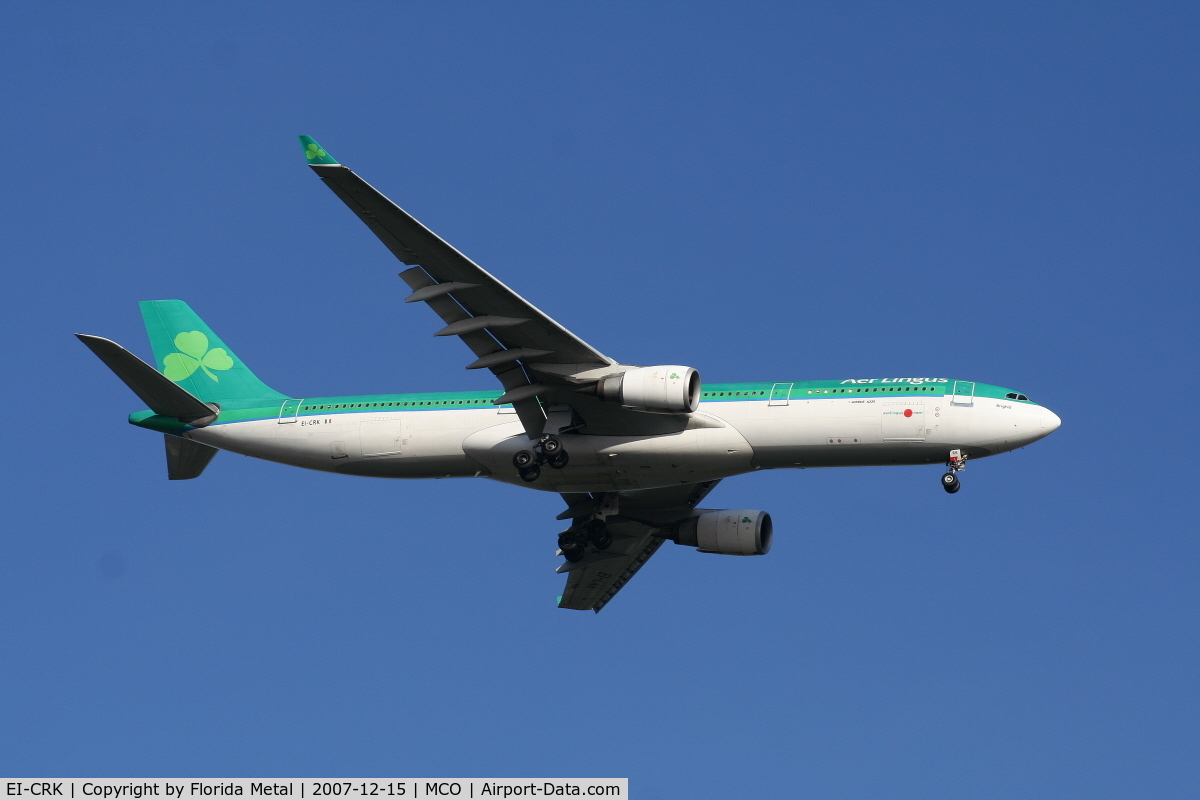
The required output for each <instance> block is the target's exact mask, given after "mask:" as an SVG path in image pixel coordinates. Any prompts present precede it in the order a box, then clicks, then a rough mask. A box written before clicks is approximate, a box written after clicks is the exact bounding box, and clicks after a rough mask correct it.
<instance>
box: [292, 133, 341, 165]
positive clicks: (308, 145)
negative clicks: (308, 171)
mask: <svg viewBox="0 0 1200 800" xmlns="http://www.w3.org/2000/svg"><path fill="white" fill-rule="evenodd" d="M300 146H301V147H303V148H304V157H305V158H307V159H308V163H309V165H310V166H311V165H312V164H337V163H338V162H337V159H336V158H334V157H333V156H331V155H329V153H328V152H327V151H326V150H324V149H322V147H321V145H319V144H317V141H316V139H314V138H312V137H311V136H301V137H300Z"/></svg>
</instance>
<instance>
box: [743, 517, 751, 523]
mask: <svg viewBox="0 0 1200 800" xmlns="http://www.w3.org/2000/svg"><path fill="white" fill-rule="evenodd" d="M753 521H754V520H752V519H750V518H749V517H742V522H753Z"/></svg>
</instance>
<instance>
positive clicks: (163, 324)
mask: <svg viewBox="0 0 1200 800" xmlns="http://www.w3.org/2000/svg"><path fill="white" fill-rule="evenodd" d="M138 305H139V306H141V309H142V320H143V321H144V322H145V323H146V332H147V333H148V334H150V346H151V347H152V348H153V350H154V361H155V366H157V367H158V369H159V371H160V372H162V373H163V374H164V375H166V376H167V377H168V378H170V379H171V380H173V381H174V382H175V383H177V384H179V385H180V386H182V387H183V388H184V389H187V390H188V391H189V392H191V393H192V394H194V395H195V396H196V397H199V398H200V399H201V400H203V401H205V402H207V403H220V402H223V401H226V402H227V401H231V400H279V399H287V395H283V394H280V393H279V392H277V391H275V390H274V389H272V388H271V387H269V386H267V385H266V384H265V383H263V382H262V381H260V380H259V379H258V378H257V377H255V375H254V373H253V372H251V371H250V370H249V369H248V368H247V367H246V365H245V364H243V363H242V361H241V359H239V358H238V357H237V356H236V355H234V353H233V351H232V350H230V349H229V348H228V347H226V346H225V343H224V342H223V341H221V339H220V337H218V336H217V335H216V334H215V333H213V332H212V329H211V328H209V327H208V326H207V325H205V324H204V321H203V320H202V319H200V317H198V316H196V312H195V311H192V309H191V307H190V306H188V304H187V303H185V302H183V301H182V300H143V301H142V302H141V303H138Z"/></svg>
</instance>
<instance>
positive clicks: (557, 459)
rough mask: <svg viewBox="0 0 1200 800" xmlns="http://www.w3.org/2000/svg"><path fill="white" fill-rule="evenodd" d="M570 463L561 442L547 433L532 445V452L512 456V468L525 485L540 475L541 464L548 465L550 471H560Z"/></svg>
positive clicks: (518, 452) (520, 451)
mask: <svg viewBox="0 0 1200 800" xmlns="http://www.w3.org/2000/svg"><path fill="white" fill-rule="evenodd" d="M569 461H570V456H568V455H567V451H566V449H565V448H563V443H562V440H561V439H559V438H558V437H557V436H555V435H554V434H552V433H548V434H546V435H545V436H543V437H542V438H540V439H538V440H537V441H536V442H534V443H533V450H532V451H530V450H518V451H517V454H516V455H514V456H513V466H514V467H516V468H517V474H518V475H520V476H521V480H523V481H525V482H526V483H533V482H534V481H536V480H537V479H538V478H539V477H541V474H542V464H548V465H550V468H551V469H562V468H563V467H565V466H566V465H567V463H568V462H569Z"/></svg>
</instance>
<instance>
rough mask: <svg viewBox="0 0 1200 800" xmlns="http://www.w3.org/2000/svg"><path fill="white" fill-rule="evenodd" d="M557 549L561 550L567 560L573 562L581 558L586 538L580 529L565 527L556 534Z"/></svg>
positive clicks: (585, 547) (585, 549)
mask: <svg viewBox="0 0 1200 800" xmlns="http://www.w3.org/2000/svg"><path fill="white" fill-rule="evenodd" d="M558 549H559V550H562V553H563V556H564V557H565V558H566V559H567V561H570V562H572V563H574V562H576V561H579V560H580V559H581V558H583V554H584V553H585V552H586V551H587V538H586V537H585V536H584V534H583V532H582V531H579V530H577V529H575V528H567V529H566V530H565V531H563V532H562V533H560V534H559V535H558Z"/></svg>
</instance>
